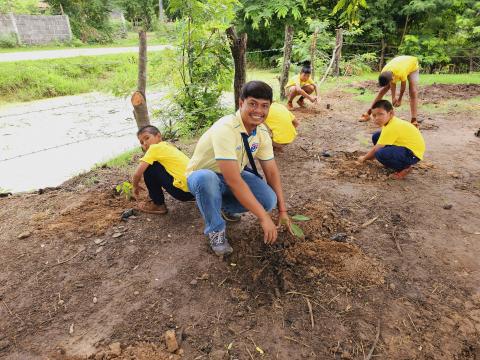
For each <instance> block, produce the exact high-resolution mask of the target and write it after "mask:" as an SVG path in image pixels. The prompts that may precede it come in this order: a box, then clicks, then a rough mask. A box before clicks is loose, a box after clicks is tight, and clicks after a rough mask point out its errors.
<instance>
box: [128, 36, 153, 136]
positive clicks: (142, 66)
mask: <svg viewBox="0 0 480 360" xmlns="http://www.w3.org/2000/svg"><path fill="white" fill-rule="evenodd" d="M138 37H139V40H140V45H139V47H138V84H137V91H135V92H134V93H133V95H132V99H131V101H132V105H133V116H134V117H135V120H136V121H137V127H138V128H139V129H140V128H141V127H143V126H145V125H150V117H149V116H148V107H147V98H146V96H145V91H146V87H147V33H146V32H145V30H140V31H139V32H138Z"/></svg>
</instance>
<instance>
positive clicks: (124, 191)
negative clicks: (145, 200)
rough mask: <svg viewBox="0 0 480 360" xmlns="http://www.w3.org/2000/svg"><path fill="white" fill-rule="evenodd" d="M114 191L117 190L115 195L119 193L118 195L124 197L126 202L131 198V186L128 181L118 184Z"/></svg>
mask: <svg viewBox="0 0 480 360" xmlns="http://www.w3.org/2000/svg"><path fill="white" fill-rule="evenodd" d="M115 190H117V193H119V194H120V195H123V196H125V199H127V200H130V199H131V198H132V196H133V185H132V184H131V183H130V182H128V181H124V182H122V183H121V184H118V185H117V186H116V187H115Z"/></svg>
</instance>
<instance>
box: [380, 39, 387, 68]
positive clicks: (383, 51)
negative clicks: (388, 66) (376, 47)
mask: <svg viewBox="0 0 480 360" xmlns="http://www.w3.org/2000/svg"><path fill="white" fill-rule="evenodd" d="M386 47H387V44H385V40H384V39H383V38H382V51H381V52H380V63H379V64H378V71H382V69H383V65H384V63H385V48H386Z"/></svg>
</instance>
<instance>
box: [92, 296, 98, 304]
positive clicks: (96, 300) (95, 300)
mask: <svg viewBox="0 0 480 360" xmlns="http://www.w3.org/2000/svg"><path fill="white" fill-rule="evenodd" d="M97 302H98V299H97V297H96V296H94V297H93V303H94V304H96V303H97Z"/></svg>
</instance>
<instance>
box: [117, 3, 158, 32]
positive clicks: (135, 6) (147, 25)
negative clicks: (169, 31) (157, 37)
mask: <svg viewBox="0 0 480 360" xmlns="http://www.w3.org/2000/svg"><path fill="white" fill-rule="evenodd" d="M114 3H115V5H116V6H118V7H120V8H121V9H122V10H123V11H124V13H125V18H126V19H127V20H128V21H129V22H130V23H136V24H138V25H139V26H141V27H142V28H143V29H145V30H147V31H151V30H155V27H156V24H157V22H158V20H157V15H156V13H158V0H136V1H131V0H116V1H114Z"/></svg>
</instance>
